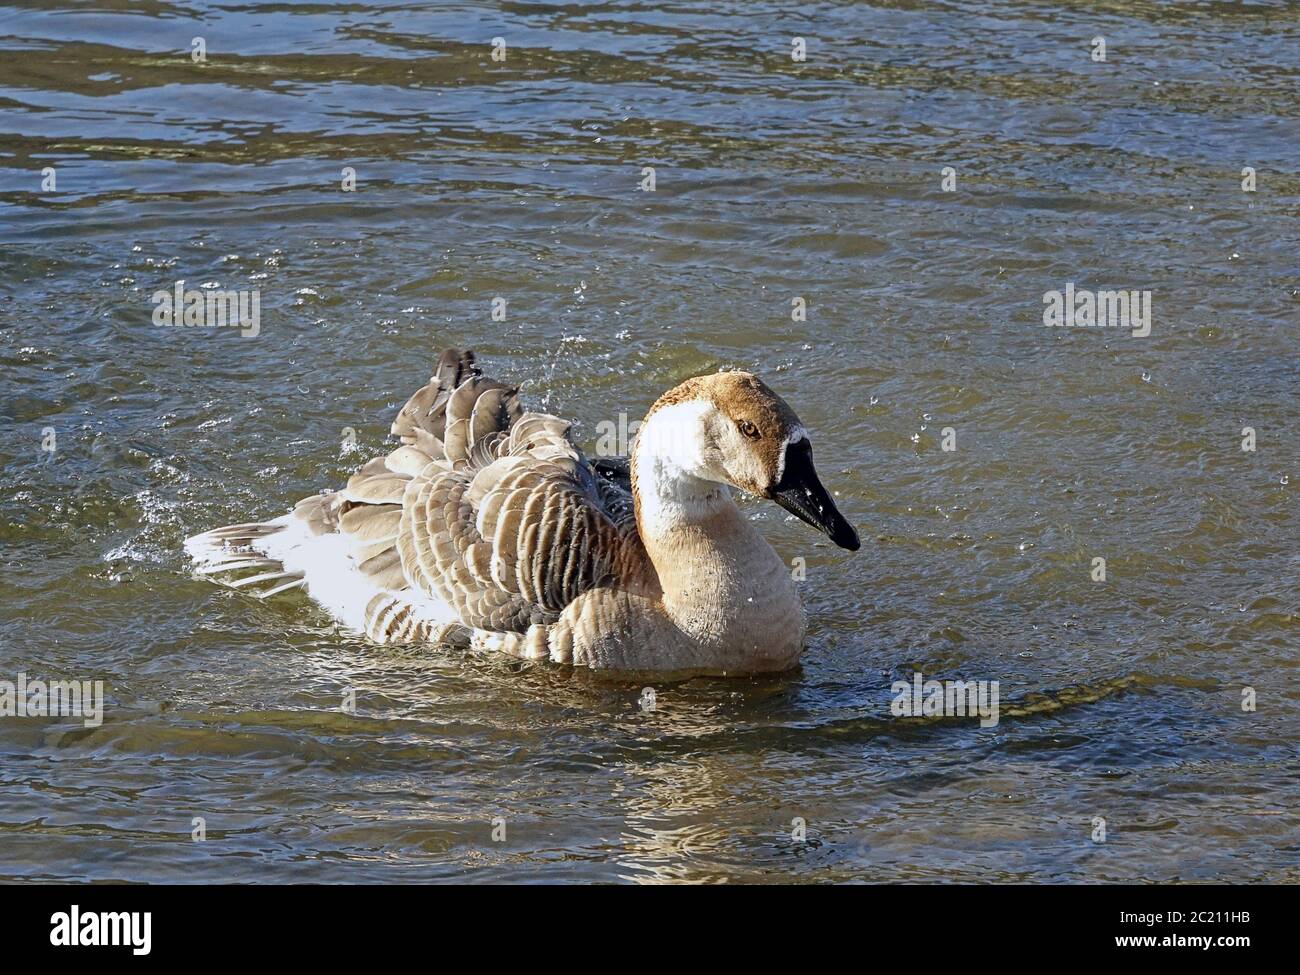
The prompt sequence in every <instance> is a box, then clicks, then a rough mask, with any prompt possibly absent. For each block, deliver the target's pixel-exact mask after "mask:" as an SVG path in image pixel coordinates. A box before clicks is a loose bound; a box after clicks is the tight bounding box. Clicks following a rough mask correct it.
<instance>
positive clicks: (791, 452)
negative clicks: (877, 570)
mask: <svg viewBox="0 0 1300 975" xmlns="http://www.w3.org/2000/svg"><path fill="white" fill-rule="evenodd" d="M769 497H771V499H772V500H773V501H775V502H776V503H777V504H779V505H780V506H781V507H782V508H784V509H785V510H786V511H788V512H790V514H792V515H794V516H795V517H796V518H798V519H799V520H800V521H806V522H807V523H808V524H810V525H812V526H813V527H814V528H816V529H817V530H818V531H820V532H823V533H825V535H826V537H827V538H829V539H830V540H831V541H832V542H834V543H835V544H836V545H838V546H839V547H840V548H846V549H848V550H849V551H850V552H856V551H857V550H858V549H859V548H860V547H861V543H860V542H859V541H858V533H857V532H855V531H854V530H853V526H852V525H850V524H849V523H848V522H847V521H845V520H844V516H843V515H842V514H840V512H839V509H838V508H836V507H835V502H834V501H832V500H831V496H830V495H829V494H827V493H826V489H825V488H824V487H822V482H821V481H819V480H817V471H816V469H815V468H814V467H813V462H812V444H811V443H809V442H808V441H807V440H800V441H799V442H798V443H792V444H789V445H788V446H787V447H786V448H785V470H784V471H782V472H781V480H780V481H779V482H778V483H777V485H776V487H774V488H772V491H771V494H770V495H769Z"/></svg>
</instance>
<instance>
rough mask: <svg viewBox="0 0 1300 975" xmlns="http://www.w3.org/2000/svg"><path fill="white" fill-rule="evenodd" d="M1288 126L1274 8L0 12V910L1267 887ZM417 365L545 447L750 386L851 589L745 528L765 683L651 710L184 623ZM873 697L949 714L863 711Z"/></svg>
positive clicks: (1281, 545) (205, 606)
mask: <svg viewBox="0 0 1300 975" xmlns="http://www.w3.org/2000/svg"><path fill="white" fill-rule="evenodd" d="M796 36H798V37H803V38H805V39H806V44H807V60H806V61H803V62H796V61H793V60H792V59H791V50H792V45H791V38H792V37H796ZM1097 36H1101V37H1104V38H1105V40H1106V43H1107V56H1106V61H1105V62H1097V61H1094V60H1092V58H1091V57H1090V52H1091V51H1092V50H1093V46H1092V44H1091V40H1092V38H1094V37H1097ZM196 37H201V38H203V40H204V43H205V45H206V58H207V60H206V62H204V63H196V62H195V61H194V60H193V59H192V57H191V50H192V47H191V44H192V40H193V39H194V38H196ZM494 37H502V38H504V39H505V41H506V59H505V60H504V61H503V62H497V61H493V60H492V57H491V42H492V39H493V38H494ZM1298 85H1300V6H1297V5H1296V4H1294V3H1237V2H1185V3H1154V2H1140V0H1139V2H1121V0H1108V2H1097V3H1082V2H1057V3H1046V2H1032V0H1019V2H988V0H949V2H936V3H925V2H920V0H895V2H875V3H847V2H845V3H814V4H807V3H797V4H796V3H771V2H730V0H709V2H702V3H690V2H675V3H662V4H660V3H641V2H597V3H587V4H578V3H565V4H558V3H540V2H537V3H531V2H507V3H499V4H492V3H424V4H396V3H394V4H377V5H366V4H355V3H338V4H336V3H329V2H322V3H294V2H284V3H262V2H242V3H240V2H231V3H224V4H214V5H203V4H188V3H166V2H143V3H124V2H120V0H100V2H92V3H82V4H67V5H59V6H56V5H53V4H47V3H41V2H14V0H7V2H4V3H3V6H0V360H2V362H3V366H2V368H3V373H2V376H0V428H2V429H3V431H4V436H3V438H2V439H0V462H2V463H3V475H2V481H0V486H2V490H3V498H4V510H3V513H0V540H2V542H3V549H2V552H3V556H2V563H3V571H4V582H3V590H2V591H3V603H2V604H0V669H2V670H3V673H0V678H3V679H9V680H14V679H16V677H17V674H18V673H19V672H26V673H28V674H29V675H31V676H33V677H36V676H41V677H76V678H83V679H100V680H103V681H104V682H105V685H106V688H107V705H106V715H105V720H104V722H103V724H102V726H100V727H98V728H86V727H83V725H82V723H81V722H80V721H78V720H76V719H72V718H65V719H62V720H44V719H39V718H16V717H8V718H0V879H39V880H66V879H91V880H153V881H174V882H191V881H259V882H266V881H295V880H297V881H307V880H312V881H331V882H332V881H343V882H381V881H417V880H437V879H449V878H462V879H470V880H586V881H631V882H646V881H656V880H687V881H720V880H732V881H741V880H743V881H759V882H767V881H809V882H816V881H837V880H850V879H854V880H871V881H897V880H934V881H970V880H976V881H988V880H1017V881H1020V880H1032V881H1153V880H1185V881H1200V880H1210V879H1229V880H1234V881H1252V880H1271V881H1282V880H1292V881H1294V880H1297V879H1300V829H1298V828H1297V826H1298V823H1297V820H1298V819H1300V811H1298V810H1297V798H1298V797H1300V761H1298V760H1297V742H1298V741H1300V691H1298V690H1297V684H1296V676H1297V674H1296V664H1297V657H1298V650H1300V638H1298V632H1300V631H1298V630H1297V609H1298V607H1300V595H1298V594H1297V593H1298V588H1297V582H1298V580H1300V545H1298V541H1300V531H1298V529H1300V517H1298V516H1297V512H1296V501H1295V494H1296V490H1297V486H1300V464H1297V459H1298V457H1300V450H1298V448H1297V437H1298V436H1300V399H1298V397H1297V375H1298V373H1300V336H1298V334H1297V329H1298V328H1300V96H1298V95H1297V86H1298ZM946 166H951V167H953V169H954V171H955V180H956V185H955V188H954V189H953V191H951V192H945V190H944V188H943V186H942V185H941V179H942V176H941V171H942V170H943V168H944V167H946ZM46 167H53V169H54V175H55V180H56V183H55V186H54V187H53V188H49V187H43V186H42V182H43V180H45V179H46V177H45V176H43V175H42V170H43V169H44V168H46ZM344 167H351V168H352V169H353V170H354V171H355V176H356V190H355V192H351V193H347V192H343V191H342V189H341V180H342V178H343V169H344ZM643 167H653V168H654V170H655V181H656V188H655V191H654V192H653V193H648V192H643V191H641V190H640V189H639V188H638V186H639V184H640V183H641V181H642V179H643ZM1243 167H1252V168H1253V169H1254V170H1255V171H1256V180H1257V184H1256V190H1255V192H1245V191H1243V189H1242V180H1243V176H1242V169H1243ZM178 280H184V281H185V282H187V285H188V286H190V287H198V286H201V285H205V284H206V285H210V286H220V287H221V288H229V289H240V288H243V289H252V288H256V289H259V290H260V292H261V331H260V334H259V335H257V336H256V337H255V338H254V337H249V338H242V337H240V336H239V335H238V334H237V332H236V331H235V330H231V329H224V330H206V331H205V330H197V329H183V328H182V329H167V328H160V327H156V326H154V325H153V324H152V322H151V312H152V310H153V305H152V304H151V301H150V296H151V295H152V294H153V293H154V292H155V291H156V290H159V289H167V288H171V287H172V286H173V285H174V283H175V282H176V281H178ZM1067 282H1074V283H1075V285H1076V286H1077V287H1079V288H1091V289H1104V288H1127V289H1137V290H1150V291H1151V292H1152V296H1153V299H1152V300H1153V307H1154V313H1153V325H1152V328H1151V333H1150V335H1149V336H1147V337H1145V338H1140V337H1133V336H1132V335H1130V334H1128V333H1127V332H1121V331H1119V330H1117V329H1095V328H1094V329H1065V328H1059V329H1055V328H1047V327H1044V325H1043V324H1042V310H1043V295H1044V293H1045V292H1048V291H1050V290H1053V289H1061V288H1064V287H1065V285H1066V283H1067ZM496 296H502V297H505V298H506V299H507V302H508V305H507V313H506V320H505V321H504V322H499V321H494V320H493V318H492V305H491V302H492V299H493V298H494V297H496ZM795 297H802V298H804V299H805V301H806V303H807V308H808V312H807V319H808V320H807V322H806V323H803V322H798V321H793V320H792V318H791V301H792V299H793V298H795ZM451 344H456V345H463V346H471V347H473V348H475V349H477V350H478V352H479V353H480V356H481V357H482V359H483V360H484V361H485V362H486V363H487V364H488V365H489V367H490V368H491V370H492V371H493V372H494V373H496V374H498V375H500V376H501V377H503V378H508V379H512V380H517V381H522V382H523V383H524V395H525V398H526V399H527V400H528V401H529V402H531V403H532V404H534V405H538V406H541V407H544V408H546V409H548V410H550V411H552V412H556V413H561V414H563V415H566V416H570V417H573V418H574V419H576V420H578V421H579V422H580V424H581V426H580V434H581V436H582V437H583V438H586V439H587V442H590V441H591V440H592V439H594V437H595V434H596V424H598V423H599V422H601V421H610V420H612V421H617V419H618V417H619V414H620V413H621V412H625V413H626V414H627V415H628V417H629V419H630V420H635V419H636V418H637V417H638V416H639V415H640V413H641V411H643V410H644V409H645V408H646V406H647V405H648V404H649V403H650V402H652V401H653V400H654V399H655V398H656V397H657V396H658V394H659V393H660V392H662V391H663V390H664V389H666V388H668V387H670V386H672V385H674V384H676V383H677V382H679V381H681V380H683V379H685V378H687V377H689V376H691V375H695V374H698V373H702V372H709V371H714V370H716V369H718V368H723V367H737V368H744V369H750V370H753V371H755V372H758V373H760V374H761V375H762V376H764V377H765V378H766V379H767V381H768V382H769V383H770V384H771V385H772V386H773V387H774V388H776V389H777V390H778V391H779V392H780V393H782V394H783V395H784V396H785V397H786V398H787V399H788V400H789V401H790V402H791V403H792V404H793V405H794V407H795V409H797V410H798V411H799V413H800V415H801V417H802V419H803V420H804V421H805V423H806V424H807V425H808V426H809V428H810V429H811V430H812V431H813V441H814V444H815V447H816V451H817V457H818V461H819V466H820V468H821V471H822V474H823V477H824V479H825V480H826V481H827V482H828V485H829V486H830V487H831V488H832V489H833V490H835V491H837V492H838V494H839V497H840V499H841V505H842V507H843V509H844V510H845V513H846V514H847V515H848V516H849V517H850V518H851V519H852V520H853V521H855V522H856V523H857V524H858V526H859V527H860V530H861V533H862V536H863V542H864V544H863V549H862V551H861V552H859V553H857V554H856V555H851V554H849V553H846V552H842V551H839V550H837V549H834V548H832V547H830V546H829V545H828V544H826V543H825V541H824V540H821V539H820V536H817V535H815V534H813V533H812V532H811V531H810V530H809V529H807V528H806V527H805V526H803V525H801V524H799V523H797V522H793V521H791V520H789V519H787V518H786V517H785V516H784V513H783V512H781V511H780V510H779V509H777V508H775V507H773V506H770V505H757V504H752V503H750V504H747V510H749V511H750V512H751V513H752V516H753V517H754V518H756V519H758V520H759V521H760V522H761V524H762V526H763V528H764V530H765V531H766V532H767V533H768V536H769V537H770V538H771V540H772V541H773V543H774V545H776V547H777V548H778V550H779V551H780V552H781V553H782V555H783V556H785V557H786V558H787V559H794V558H799V557H802V558H804V559H806V561H807V581H806V582H805V583H803V592H804V595H805V601H806V604H807V607H808V611H809V617H810V624H809V636H808V648H807V651H806V654H805V656H804V664H803V667H802V669H801V670H800V671H798V672H795V673H792V674H789V675H785V676H781V677H778V678H767V679H762V680H734V681H722V680H696V681H690V682H687V683H679V684H671V685H664V686H660V687H658V688H657V708H656V709H655V710H653V711H647V710H643V709H642V708H640V707H639V706H638V703H637V702H638V697H639V695H640V694H641V687H640V686H638V685H631V684H621V683H617V682H608V681H601V680H596V679H593V678H592V677H591V676H590V675H588V674H585V673H581V672H573V671H570V670H565V669H560V668H556V667H552V666H523V665H520V664H518V663H512V662H507V661H505V660H503V659H492V658H483V657H475V656H472V655H468V654H465V653H447V652H439V651H436V650H433V649H415V648H406V649H392V648H376V647H373V646H370V645H367V644H366V643H365V642H364V641H362V640H360V639H357V638H355V637H353V636H350V635H348V634H346V633H343V632H339V631H338V630H337V629H336V628H334V627H333V626H331V625H330V623H329V621H328V620H327V619H326V618H324V616H323V615H322V614H320V613H319V612H317V611H315V610H313V609H312V608H311V607H310V606H309V605H308V604H307V603H306V602H305V601H304V600H302V599H301V598H300V597H296V596H284V597H277V598H276V599H274V600H272V601H269V602H266V603H263V602H259V601H257V600H255V599H251V598H249V597H247V596H244V595H241V594H237V593H232V592H230V591H228V590H223V589H220V588H218V587H216V586H213V585H211V584H209V583H205V582H203V581H200V580H196V579H193V578H191V576H190V575H189V573H188V572H187V570H186V568H185V565H184V562H183V560H182V558H181V555H180V553H179V551H178V549H179V544H180V541H181V539H182V538H184V537H185V536H186V535H187V534H191V533H193V532H195V531H199V530H202V529H205V528H209V527H212V526H215V525H219V524H225V523H227V522H231V521H238V520H247V519H251V518H264V517H269V516H273V515H276V514H278V513H280V512H281V511H282V510H284V509H285V508H286V507H287V506H288V505H289V504H291V503H292V502H293V501H294V500H296V499H297V498H299V497H302V496H303V495H305V494H309V493H312V492H314V491H316V490H317V489H319V488H322V487H328V486H334V485H337V484H338V483H340V482H341V480H342V479H343V478H345V477H346V475H347V474H348V472H349V471H350V470H351V469H353V468H354V467H355V466H356V465H357V464H358V463H360V462H361V461H364V460H365V459H366V458H367V457H368V456H371V455H372V454H373V453H375V452H377V451H379V450H381V449H382V445H383V444H384V443H385V437H386V434H387V430H388V424H389V422H390V420H391V417H392V414H393V412H394V411H395V410H396V408H397V407H398V406H400V405H401V403H402V402H403V401H404V400H405V398H406V396H407V395H408V394H409V393H410V392H411V391H412V390H414V389H415V388H416V387H418V386H419V385H420V384H421V383H422V382H423V381H424V380H425V379H426V378H427V376H428V375H429V372H430V368H431V364H432V361H433V357H434V355H435V354H436V352H437V350H439V349H440V348H443V347H445V346H447V345H451ZM949 427H950V428H952V430H953V432H954V435H955V445H956V449H955V450H952V451H945V450H944V449H943V443H942V441H943V438H944V433H943V431H944V430H945V428H949ZM1244 427H1251V428H1253V429H1254V430H1255V431H1256V437H1257V449H1256V450H1255V451H1253V452H1250V451H1244V450H1242V440H1243V433H1242V431H1243V428H1244ZM349 428H350V429H351V430H352V431H354V432H355V435H356V439H357V445H356V447H350V446H347V445H345V443H344V441H345V439H346V436H347V435H346V432H345V431H346V430H347V429H349ZM47 429H52V430H53V431H54V436H55V450H54V452H53V454H52V455H51V454H50V453H48V452H44V451H42V442H43V439H46V437H47ZM1095 558H1105V559H1106V560H1107V561H1106V565H1107V573H1106V579H1105V581H1104V582H1096V581H1093V579H1092V576H1091V574H1092V565H1093V559H1095ZM917 670H919V671H921V672H923V673H924V674H925V675H926V676H927V677H929V676H933V677H938V678H965V679H972V680H973V679H986V680H998V681H999V682H1000V693H1001V698H1002V703H1003V713H1002V720H1001V722H1000V723H999V724H998V726H997V727H996V728H987V729H984V728H980V727H979V726H978V725H977V724H976V723H974V722H973V721H970V720H951V721H904V720H900V719H897V718H894V717H891V715H890V702H891V699H892V694H891V691H890V685H891V683H892V682H893V681H895V680H898V679H900V678H901V679H910V678H911V675H912V674H913V672H914V671H917ZM347 687H353V688H355V689H356V694H357V708H356V713H355V714H352V715H349V714H347V713H344V712H342V711H341V710H340V709H339V704H340V700H341V694H342V692H343V689H344V688H347ZM1244 687H1252V688H1254V690H1255V694H1256V696H1257V710H1255V711H1254V712H1253V713H1252V712H1248V711H1243V708H1242V699H1243V688H1244ZM195 817H203V819H204V821H205V823H206V829H207V840H206V841H205V842H201V843H200V842H193V841H192V840H191V830H192V828H193V827H192V823H193V820H194V818H195ZM497 817H500V818H503V819H504V821H505V824H506V838H505V840H504V842H493V838H492V830H493V826H492V820H493V819H494V818H497ZM796 817H799V818H802V819H803V820H804V821H805V822H806V824H807V841H806V842H803V843H801V842H798V841H796V840H795V839H794V838H793V837H792V835H791V834H792V821H793V820H794V819H795V818H796ZM1097 817H1101V818H1104V819H1105V821H1106V839H1105V842H1104V843H1098V842H1094V840H1093V833H1094V821H1095V819H1096V818H1097Z"/></svg>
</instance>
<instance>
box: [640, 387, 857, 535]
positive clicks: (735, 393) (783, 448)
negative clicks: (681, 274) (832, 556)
mask: <svg viewBox="0 0 1300 975" xmlns="http://www.w3.org/2000/svg"><path fill="white" fill-rule="evenodd" d="M636 449H637V451H638V452H640V451H643V450H644V451H645V452H646V453H648V454H651V455H652V456H654V457H655V459H656V460H657V461H658V462H659V463H660V464H661V466H664V467H668V468H670V469H674V471H675V473H676V474H677V476H678V477H682V478H685V479H698V480H700V481H706V482H714V483H716V484H726V485H730V486H731V487H734V488H737V489H739V490H741V491H744V492H746V493H747V494H751V495H753V496H754V497H758V498H765V499H767V500H769V501H775V502H776V503H777V504H779V505H780V506H781V507H782V508H784V509H785V510H786V511H788V512H790V513H791V514H792V515H794V516H795V517H796V518H798V519H799V520H801V521H804V522H807V523H808V524H809V525H812V526H813V527H814V528H816V529H817V530H818V531H820V532H822V533H824V534H825V535H826V536H827V537H828V538H829V539H830V540H831V541H832V542H834V543H835V544H836V545H838V546H839V547H840V548H845V549H848V550H849V551H854V552H856V551H857V550H858V548H859V545H860V543H859V542H858V533H857V532H856V531H854V529H853V526H852V525H850V524H849V523H848V522H847V521H846V520H845V519H844V516H843V515H841V514H840V512H839V509H838V508H836V507H835V502H834V501H832V500H831V496H830V494H829V493H828V492H827V491H826V488H825V487H823V486H822V483H821V481H820V480H819V479H818V477H817V470H816V468H815V467H814V466H813V459H812V442H811V440H810V439H809V436H808V431H807V430H806V429H805V427H804V425H803V424H802V423H801V422H800V420H799V417H798V416H796V415H795V412H794V410H792V409H791V408H790V406H789V404H787V403H786V402H785V400H783V399H782V398H781V397H780V396H778V395H777V394H776V393H774V392H772V390H770V389H769V388H768V387H767V386H766V385H765V384H764V383H763V381H762V380H761V379H759V378H758V377H757V376H754V375H752V374H750V373H747V372H721V373H716V374H714V375H711V376H698V377H696V378H694V379H688V380H687V381H686V382H684V383H682V384H681V385H680V386H678V387H676V388H675V389H672V390H670V391H669V392H667V393H665V394H664V395H663V396H662V397H660V399H659V401H658V402H657V403H655V405H654V406H653V407H651V409H650V412H649V413H648V414H647V416H646V420H645V423H644V424H643V426H642V428H641V431H640V434H639V435H638V437H637V448H636Z"/></svg>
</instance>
